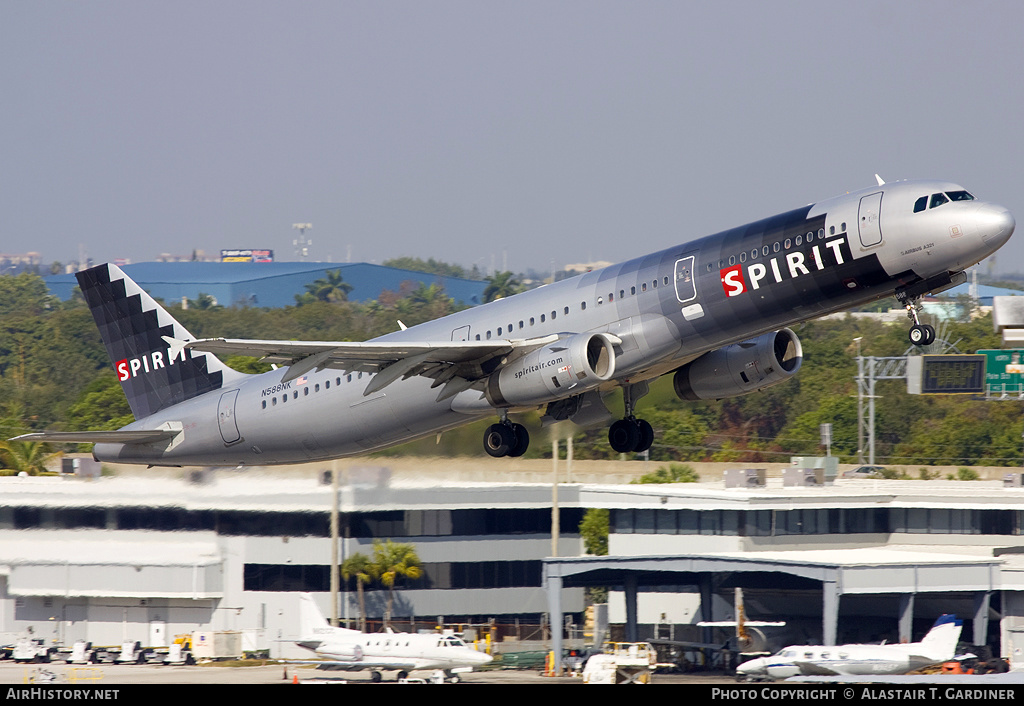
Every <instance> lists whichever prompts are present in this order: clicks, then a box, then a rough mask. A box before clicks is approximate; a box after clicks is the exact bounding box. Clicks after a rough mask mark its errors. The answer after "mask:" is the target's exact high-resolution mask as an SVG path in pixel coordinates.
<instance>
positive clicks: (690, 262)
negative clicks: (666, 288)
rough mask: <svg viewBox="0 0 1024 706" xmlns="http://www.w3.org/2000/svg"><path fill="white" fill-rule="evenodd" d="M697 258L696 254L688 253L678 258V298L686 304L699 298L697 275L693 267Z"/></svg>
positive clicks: (676, 276) (676, 271)
mask: <svg viewBox="0 0 1024 706" xmlns="http://www.w3.org/2000/svg"><path fill="white" fill-rule="evenodd" d="M695 259H696V258H695V256H693V255H688V256H687V257H683V258H680V259H678V260H676V270H675V281H676V299H678V300H679V303H680V304H685V303H687V302H690V301H693V300H694V299H696V298H697V284H696V281H695V277H696V275H695V273H694V269H693V268H694V264H695V262H694V260H695Z"/></svg>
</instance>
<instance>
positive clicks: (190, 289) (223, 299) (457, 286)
mask: <svg viewBox="0 0 1024 706" xmlns="http://www.w3.org/2000/svg"><path fill="white" fill-rule="evenodd" d="M121 269H123V270H124V271H125V273H126V274H127V275H128V276H129V277H131V278H132V279H133V280H135V281H136V282H137V283H138V284H139V286H140V287H142V288H143V289H145V290H146V291H148V292H149V293H150V294H151V295H152V296H154V297H157V298H158V299H162V300H163V301H165V302H167V303H169V304H170V303H174V302H180V301H181V298H182V297H187V298H188V299H196V298H198V296H199V295H200V294H208V295H210V296H212V297H214V298H215V299H216V300H217V303H218V304H220V305H222V306H235V305H244V306H257V307H268V308H274V307H282V306H289V305H293V304H295V295H296V294H302V293H304V292H305V291H306V285H307V284H310V283H311V282H314V281H316V280H318V279H322V278H323V277H325V276H326V275H325V273H326V272H327V271H328V270H330V271H333V270H341V277H342V279H343V280H344V281H345V282H346V283H348V284H350V285H352V291H351V292H350V293H349V295H348V298H349V300H351V301H368V300H371V299H376V298H377V297H379V296H380V294H381V292H383V291H385V290H390V291H393V292H398V291H400V290H401V288H402V285H403V283H409V282H411V283H412V286H413V287H418V286H419V285H420V284H421V283H422V284H426V285H431V284H439V285H441V286H442V287H444V291H445V293H446V294H447V295H448V296H449V297H451V298H452V299H454V300H455V301H456V302H461V303H463V304H467V305H471V306H472V305H476V304H481V303H483V301H484V296H483V294H484V289H485V288H486V287H487V283H486V282H481V281H478V280H470V279H460V278H458V277H443V276H441V275H432V274H428V273H426V272H415V271H413V270H401V269H398V268H395V267H384V266H382V265H371V264H368V263H364V262H356V263H332V262H258V263H257V262H140V263H138V264H134V265H124V266H123V267H122V268H121ZM43 279H44V281H45V282H46V285H47V287H49V289H50V292H51V293H52V294H53V295H54V296H56V297H58V298H60V299H62V300H67V299H69V298H71V293H72V291H73V290H74V288H75V287H77V286H78V281H77V280H76V279H75V276H74V275H68V274H65V275H51V276H48V277H44V278H43Z"/></svg>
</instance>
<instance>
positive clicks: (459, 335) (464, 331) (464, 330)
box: [452, 326, 469, 341]
mask: <svg viewBox="0 0 1024 706" xmlns="http://www.w3.org/2000/svg"><path fill="white" fill-rule="evenodd" d="M452 340H453V341H468V340H469V326H460V327H459V328H457V329H454V330H453V331H452Z"/></svg>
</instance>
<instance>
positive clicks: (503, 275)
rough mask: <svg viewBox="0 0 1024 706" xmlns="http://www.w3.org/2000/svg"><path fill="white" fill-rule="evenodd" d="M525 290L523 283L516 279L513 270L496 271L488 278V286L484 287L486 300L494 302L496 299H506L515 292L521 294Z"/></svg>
mask: <svg viewBox="0 0 1024 706" xmlns="http://www.w3.org/2000/svg"><path fill="white" fill-rule="evenodd" d="M522 290H523V285H522V283H520V282H519V280H517V279H516V276H515V275H514V274H512V273H511V272H495V273H494V274H493V275H491V276H490V277H488V278H487V286H486V287H485V288H484V301H487V302H493V301H494V300H495V299H504V298H505V297H511V296H512V295H513V294H519V292H521V291H522Z"/></svg>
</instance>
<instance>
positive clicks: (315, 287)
mask: <svg viewBox="0 0 1024 706" xmlns="http://www.w3.org/2000/svg"><path fill="white" fill-rule="evenodd" d="M324 274H325V275H327V276H326V277H321V278H320V279H318V280H315V281H313V282H310V283H309V284H307V285H306V294H308V295H309V296H311V297H312V298H313V299H315V300H316V301H321V302H331V303H337V302H344V301H348V294H349V292H351V291H352V285H351V284H349V283H348V282H345V281H344V280H342V278H341V270H327V271H326V272H324ZM298 298H299V297H296V299H298ZM302 298H305V295H303V297H302Z"/></svg>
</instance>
